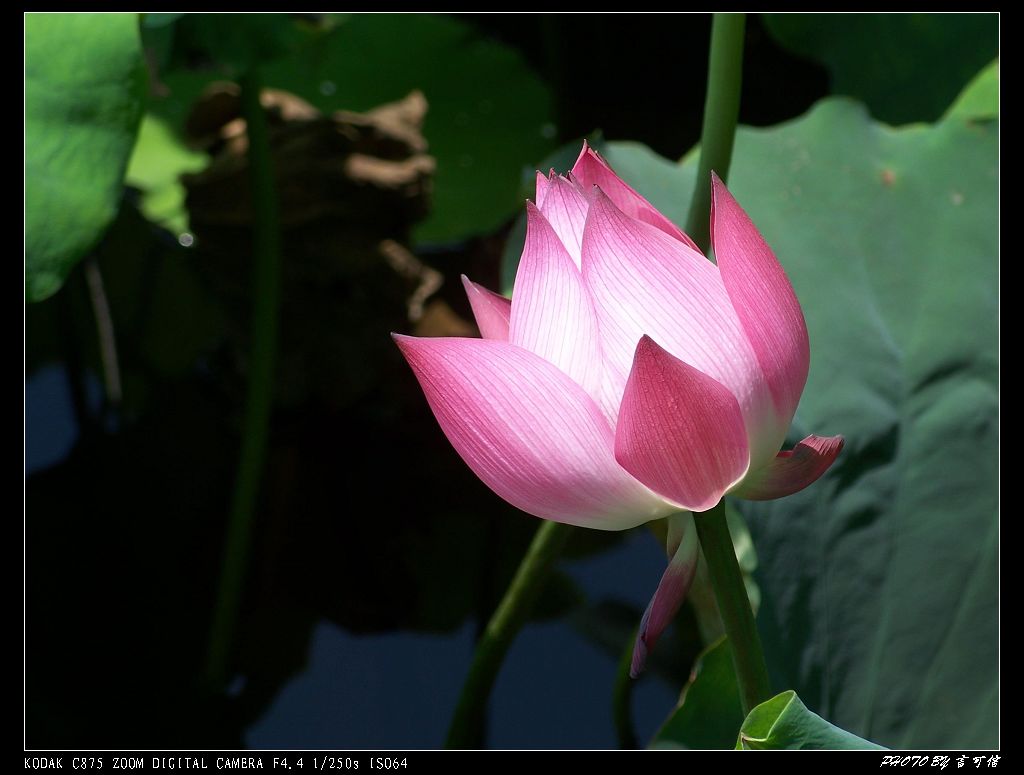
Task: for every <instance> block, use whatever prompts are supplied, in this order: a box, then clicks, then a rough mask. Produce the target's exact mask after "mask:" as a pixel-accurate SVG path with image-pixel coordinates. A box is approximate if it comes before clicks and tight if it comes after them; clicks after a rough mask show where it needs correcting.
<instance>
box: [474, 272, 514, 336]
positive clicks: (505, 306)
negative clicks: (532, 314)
mask: <svg viewBox="0 0 1024 775" xmlns="http://www.w3.org/2000/svg"><path fill="white" fill-rule="evenodd" d="M462 287H463V288H465V289H466V296H468V297H469V306H470V307H472V309H473V317H474V318H476V325H477V328H479V329H480V336H482V337H483V338H484V339H499V340H501V341H503V342H507V341H508V324H509V319H510V318H511V316H512V302H511V300H509V299H506V298H505V297H504V296H500V295H499V294H497V293H495V292H494V291H490V290H488V289H487V288H484V287H483V286H482V285H480V284H478V283H475V282H473V281H472V280H470V279H469V278H468V277H466V275H462Z"/></svg>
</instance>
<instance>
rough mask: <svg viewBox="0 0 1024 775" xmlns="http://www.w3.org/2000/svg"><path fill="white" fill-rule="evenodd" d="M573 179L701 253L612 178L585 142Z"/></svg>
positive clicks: (629, 189) (623, 184)
mask: <svg viewBox="0 0 1024 775" xmlns="http://www.w3.org/2000/svg"><path fill="white" fill-rule="evenodd" d="M572 176H573V177H574V178H575V179H576V180H577V181H578V182H579V183H580V185H581V186H582V187H583V189H584V190H587V189H589V188H590V187H591V186H598V187H599V188H600V189H601V190H602V191H603V192H604V193H605V195H606V196H607V197H608V198H609V199H611V200H612V201H613V202H614V203H615V206H616V207H618V208H619V209H620V210H622V212H624V213H625V214H626V215H628V216H630V217H631V218H636V219H637V220H639V221H643V222H644V223H649V224H650V225H651V226H654V227H655V228H657V229H659V230H661V231H663V232H665V234H668V235H669V236H670V237H673V238H675V239H677V240H680V241H681V242H683V243H685V244H686V245H687V246H688V247H690V248H691V249H693V250H695V251H697V252H698V253H700V249H699V248H698V247H697V245H696V244H695V243H694V241H693V240H692V239H690V237H689V236H688V235H687V234H686V233H685V232H684V231H683V230H682V229H680V228H679V227H678V226H676V225H675V224H674V223H672V221H670V220H669V219H668V218H666V217H665V216H664V215H662V214H661V212H660V211H659V210H658V209H657V208H656V207H655V206H654V205H652V204H651V203H650V202H648V201H647V200H646V199H644V198H643V197H642V196H640V194H638V193H637V192H636V191H635V190H634V189H633V187H632V186H630V185H629V184H628V183H626V181H624V180H623V179H622V178H620V177H619V176H618V175H617V174H615V170H613V169H612V168H611V166H610V165H609V164H608V162H606V161H605V160H604V159H603V158H602V157H601V155H600V154H599V153H598V152H597V151H595V150H594V149H593V148H591V147H590V145H589V143H587V142H586V141H585V140H584V142H583V150H582V151H580V155H579V158H578V159H576V164H574V165H573V168H572Z"/></svg>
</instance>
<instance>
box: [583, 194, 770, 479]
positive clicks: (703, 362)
mask: <svg viewBox="0 0 1024 775" xmlns="http://www.w3.org/2000/svg"><path fill="white" fill-rule="evenodd" d="M583 278H584V281H585V282H586V285H587V289H588V290H589V291H590V294H591V297H592V298H593V300H594V306H595V309H596V310H597V315H598V321H599V327H600V332H601V349H602V353H603V355H604V358H605V364H606V365H605V368H606V370H607V372H608V377H607V380H608V381H609V382H610V383H611V387H610V388H609V390H610V391H611V392H612V393H613V394H615V393H617V394H618V395H619V396H621V395H622V390H623V388H624V387H625V383H626V378H627V377H628V375H629V370H630V369H631V368H632V364H633V355H634V351H635V349H636V346H637V342H638V341H640V337H642V336H644V335H645V334H646V335H649V336H650V337H652V338H653V339H654V340H655V341H657V342H658V343H659V344H660V345H661V346H662V347H664V348H665V349H666V350H668V351H669V352H670V353H671V354H672V355H674V356H676V357H677V358H679V359H681V360H683V361H685V362H686V363H688V364H689V365H690V366H692V367H694V368H695V369H697V370H699V371H701V372H703V373H704V374H707V375H708V376H710V377H713V378H714V379H715V380H717V381H718V382H720V383H722V384H723V385H725V386H726V387H727V388H728V389H729V390H730V391H732V394H733V395H734V396H736V400H737V401H739V405H740V409H741V410H742V412H743V418H744V423H745V425H746V428H747V433H748V435H749V437H750V440H751V455H752V460H753V464H754V465H763V464H765V463H767V462H768V461H770V460H771V459H772V458H773V457H774V456H775V453H776V452H778V451H779V447H780V446H781V445H782V441H783V439H784V438H785V434H786V426H781V427H780V426H779V425H778V420H777V414H776V412H775V409H774V405H773V404H772V398H771V394H770V393H769V392H768V389H767V384H766V383H765V380H764V374H763V373H762V372H761V368H760V365H759V363H758V361H757V357H756V356H755V354H754V350H753V348H752V347H751V345H750V342H749V340H748V339H747V336H746V334H745V333H744V331H743V328H742V326H741V325H740V321H739V318H738V317H737V316H736V313H735V312H734V311H733V308H732V304H731V303H730V301H729V296H728V294H727V293H726V290H725V286H724V285H723V284H722V280H721V277H720V276H719V272H718V268H717V267H716V266H715V265H714V264H712V263H711V262H710V261H708V260H707V259H706V258H704V256H702V255H700V254H699V253H697V252H696V251H694V250H691V249H690V248H688V247H686V245H684V244H683V243H681V242H679V241H677V240H674V239H672V238H670V237H668V236H666V235H665V234H664V233H663V232H660V231H658V230H657V229H655V228H654V227H652V226H649V225H648V224H645V223H641V222H640V221H637V220H636V219H634V218H630V217H628V216H627V215H625V214H624V213H623V212H622V211H621V210H619V209H618V208H617V207H615V205H614V204H613V203H612V202H611V201H610V200H609V199H608V197H606V196H604V195H603V194H602V193H600V192H599V193H598V194H597V196H596V197H595V199H594V201H593V203H592V204H591V206H590V210H589V212H588V215H587V225H586V228H585V230H584V233H583Z"/></svg>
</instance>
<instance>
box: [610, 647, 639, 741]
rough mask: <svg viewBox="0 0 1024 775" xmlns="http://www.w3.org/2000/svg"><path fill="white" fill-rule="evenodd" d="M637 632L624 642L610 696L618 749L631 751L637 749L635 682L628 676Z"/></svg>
mask: <svg viewBox="0 0 1024 775" xmlns="http://www.w3.org/2000/svg"><path fill="white" fill-rule="evenodd" d="M637 632H638V630H636V629H634V630H633V632H632V634H631V635H630V636H629V640H627V641H626V648H625V649H624V650H623V652H622V656H621V657H620V658H619V666H618V668H617V669H616V671H615V689H614V692H613V694H612V717H613V720H614V722H615V736H616V737H617V738H618V741H619V748H622V749H624V750H631V749H633V748H637V747H638V746H637V740H636V732H634V731H633V687H634V686H635V685H636V681H634V680H633V678H632V676H630V674H629V670H630V668H631V667H632V666H633V649H634V648H635V647H636V636H637Z"/></svg>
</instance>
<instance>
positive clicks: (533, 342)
mask: <svg viewBox="0 0 1024 775" xmlns="http://www.w3.org/2000/svg"><path fill="white" fill-rule="evenodd" d="M555 196H558V194H557V192H556V191H555V189H554V187H553V188H551V189H549V190H548V197H547V198H548V200H550V199H551V198H552V197H555ZM526 217H527V221H526V245H525V247H524V248H523V256H522V258H521V259H520V261H519V269H518V271H517V272H516V281H515V290H514V291H513V293H512V317H511V322H510V326H509V341H510V342H511V343H512V344H517V345H519V346H520V347H524V348H526V349H527V350H529V351H530V352H532V353H535V354H537V355H539V356H540V357H541V358H543V359H544V360H546V361H548V362H549V363H553V364H554V365H555V366H557V367H558V368H560V369H561V370H562V371H564V372H565V373H566V374H568V375H569V377H571V378H572V379H573V380H575V381H576V382H577V383H578V384H579V385H582V386H583V388H584V389H585V390H586V391H587V392H588V393H590V395H592V396H594V397H595V398H599V397H600V396H601V389H600V386H601V373H602V368H603V367H602V358H601V350H600V342H599V340H598V331H597V313H596V312H595V311H594V305H593V302H592V301H591V299H590V294H589V293H588V292H587V289H586V287H585V286H584V284H583V276H582V275H581V274H580V270H579V269H578V268H577V266H576V264H575V262H574V261H573V260H572V258H571V257H570V256H569V254H568V253H567V252H566V250H565V247H564V246H563V245H562V242H561V240H559V238H558V235H557V234H556V233H555V231H554V229H553V228H552V227H551V224H549V223H548V221H547V219H546V218H545V217H544V215H543V214H542V213H541V212H540V210H538V209H537V208H536V207H535V206H534V205H532V204H530V203H527V205H526Z"/></svg>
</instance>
